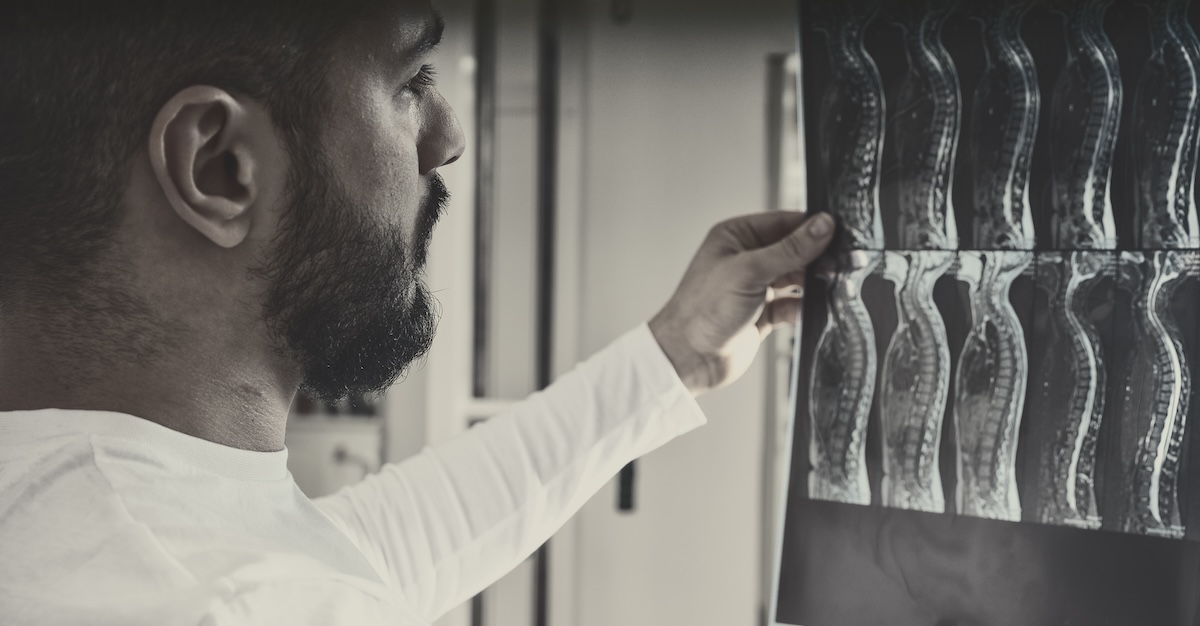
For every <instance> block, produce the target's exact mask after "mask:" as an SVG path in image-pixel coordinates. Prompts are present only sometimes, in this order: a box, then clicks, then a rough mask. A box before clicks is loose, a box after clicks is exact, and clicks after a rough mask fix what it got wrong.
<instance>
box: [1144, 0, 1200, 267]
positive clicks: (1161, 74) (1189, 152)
mask: <svg viewBox="0 0 1200 626" xmlns="http://www.w3.org/2000/svg"><path fill="white" fill-rule="evenodd" d="M1147 4H1148V5H1149V6H1150V9H1151V19H1150V24H1151V29H1150V31H1151V45H1152V48H1153V53H1152V55H1151V56H1150V58H1149V60H1147V62H1146V64H1145V66H1144V67H1143V68H1142V71H1141V74H1140V77H1139V79H1138V82H1137V92H1136V93H1135V95H1134V99H1133V119H1134V129H1133V131H1134V137H1137V138H1138V141H1136V142H1134V144H1133V146H1134V148H1133V152H1134V154H1133V163H1134V167H1135V168H1136V171H1135V172H1134V174H1133V176H1134V185H1135V187H1136V190H1137V191H1136V195H1135V197H1134V204H1135V207H1134V208H1135V219H1136V222H1137V224H1136V227H1137V231H1138V233H1137V234H1138V237H1139V238H1140V240H1141V241H1140V242H1139V243H1140V246H1141V247H1143V248H1166V249H1178V248H1196V247H1200V227H1198V226H1197V218H1196V200H1195V196H1194V195H1193V194H1192V185H1193V183H1194V182H1195V176H1196V149H1197V146H1198V145H1200V144H1198V142H1197V140H1196V139H1197V137H1196V132H1197V114H1198V113H1200V112H1198V111H1197V110H1196V104H1197V99H1198V96H1200V93H1198V91H1197V89H1198V87H1200V84H1198V82H1197V74H1196V73H1197V70H1198V69H1200V68H1198V67H1197V65H1198V64H1200V44H1198V43H1197V41H1196V34H1195V33H1194V32H1193V31H1192V29H1191V27H1190V26H1189V25H1188V23H1187V20H1186V13H1187V5H1188V3H1187V2H1186V1H1181V0H1151V1H1150V2H1148V3H1147Z"/></svg>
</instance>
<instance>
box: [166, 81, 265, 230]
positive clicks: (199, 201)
mask: <svg viewBox="0 0 1200 626" xmlns="http://www.w3.org/2000/svg"><path fill="white" fill-rule="evenodd" d="M278 152H279V150H278V147H277V146H275V145H274V135H273V126H272V125H271V123H270V120H269V119H268V118H266V114H265V113H264V112H263V111H262V110H261V109H259V108H258V107H254V106H252V105H247V104H244V103H243V102H241V101H239V100H238V99H236V98H234V97H233V96H232V95H230V94H229V92H227V91H225V90H223V89H218V88H216V87H208V86H192V87H188V88H186V89H184V90H182V91H180V92H179V93H177V94H175V95H174V96H172V97H171V99H170V100H168V101H167V103H166V104H165V105H163V107H162V108H161V109H159V111H158V115H157V116H155V118H154V125H153V126H152V127H151V129H150V146H149V155H150V165H151V167H152V168H153V169H154V175H155V177H156V178H157V180H158V184H159V186H161V188H162V191H163V194H164V195H165V196H166V198H167V201H168V202H170V204H171V208H172V209H174V210H175V213H176V214H177V215H178V216H179V217H180V218H182V219H183V221H185V222H187V223H188V224H189V225H190V226H191V227H192V228H194V229H196V231H197V232H199V233H200V234H202V235H204V236H205V237H207V238H208V239H209V240H211V241H212V242H213V243H215V244H217V245H218V246H221V247H223V248H233V247H235V246H237V245H239V244H241V243H242V242H243V241H245V240H246V236H247V234H248V233H249V232H250V226H251V224H252V222H253V220H254V219H255V218H256V217H258V216H257V215H256V213H258V212H261V206H259V204H261V202H262V201H263V200H264V198H263V195H264V191H265V190H266V189H269V188H272V187H275V185H274V182H276V181H270V180H266V178H267V177H269V176H272V175H274V173H275V172H277V171H278V170H279V168H278V167H275V165H277V164H276V163H275V161H277V160H278V159H279V158H280V155H279V154H278ZM256 207H257V208H258V209H259V210H258V211H256V210H254V209H255V208H256Z"/></svg>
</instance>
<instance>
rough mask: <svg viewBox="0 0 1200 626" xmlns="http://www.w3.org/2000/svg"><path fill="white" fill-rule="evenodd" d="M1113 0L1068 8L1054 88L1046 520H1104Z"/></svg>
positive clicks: (1042, 281)
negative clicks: (1099, 501) (1100, 479)
mask: <svg viewBox="0 0 1200 626" xmlns="http://www.w3.org/2000/svg"><path fill="white" fill-rule="evenodd" d="M1111 4H1112V1H1111V0H1075V1H1074V2H1071V3H1070V4H1069V5H1067V6H1068V8H1067V10H1066V11H1065V15H1064V19H1065V20H1066V24H1065V33H1066V41H1067V62H1066V65H1065V66H1064V67H1063V68H1062V73H1061V74H1060V75H1059V78H1058V81H1057V82H1056V83H1055V86H1054V93H1053V95H1052V97H1051V107H1050V110H1051V119H1050V154H1051V162H1050V167H1051V172H1050V173H1051V181H1052V193H1053V195H1052V214H1051V236H1052V242H1051V245H1052V246H1053V247H1054V248H1057V249H1060V250H1080V251H1077V252H1065V253H1045V254H1043V255H1040V256H1039V258H1038V264H1037V271H1036V276H1037V284H1038V286H1039V288H1041V289H1043V290H1044V291H1045V292H1046V295H1047V302H1048V312H1049V315H1048V319H1047V326H1048V330H1047V338H1048V342H1049V345H1048V346H1047V347H1046V352H1045V359H1044V361H1043V362H1042V364H1041V367H1040V368H1039V372H1040V373H1041V378H1040V380H1039V381H1038V383H1039V384H1037V387H1036V394H1037V400H1036V401H1035V402H1034V404H1033V406H1032V407H1031V410H1030V418H1031V419H1033V420H1035V421H1036V422H1038V423H1041V424H1046V425H1048V426H1051V428H1050V429H1049V431H1050V432H1052V433H1053V435H1051V436H1050V437H1049V438H1047V439H1046V440H1045V441H1043V442H1041V443H1042V445H1041V457H1042V458H1041V468H1042V469H1041V477H1040V484H1039V490H1040V491H1041V493H1040V494H1039V495H1040V498H1039V506H1038V511H1037V519H1038V520H1039V521H1041V522H1044V523H1048V524H1063V525H1069V526H1075V527H1079V528H1099V527H1100V523H1101V519H1100V514H1099V512H1098V510H1097V508H1096V492H1095V478H1096V443H1097V437H1098V435H1099V432H1100V424H1101V421H1102V419H1103V416H1104V392H1105V378H1106V372H1105V362H1104V355H1103V350H1102V347H1101V344H1100V337H1099V335H1098V333H1097V331H1096V327H1095V324H1094V323H1093V322H1092V320H1091V317H1090V307H1089V300H1090V298H1091V295H1092V292H1093V290H1094V289H1095V287H1096V285H1097V284H1098V283H1099V282H1100V279H1101V278H1102V277H1103V276H1104V275H1106V274H1107V272H1108V270H1110V269H1111V268H1110V267H1109V266H1110V265H1111V259H1112V258H1113V257H1112V255H1111V254H1109V253H1106V252H1085V250H1097V251H1099V250H1109V249H1113V248H1115V247H1116V244H1117V240H1116V237H1117V235H1116V226H1115V225H1114V221H1113V213H1112V199H1111V194H1110V193H1109V188H1110V185H1109V175H1110V173H1111V170H1112V159H1113V152H1114V150H1115V148H1116V142H1117V128H1118V122H1119V120H1120V114H1121V77H1120V73H1119V68H1118V66H1117V55H1116V50H1114V49H1113V46H1112V42H1111V41H1109V39H1108V37H1107V36H1106V35H1105V34H1104V28H1103V24H1104V14H1105V11H1106V10H1107V9H1108V6H1109V5H1111Z"/></svg>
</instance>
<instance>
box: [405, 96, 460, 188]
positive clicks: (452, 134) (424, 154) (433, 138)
mask: <svg viewBox="0 0 1200 626" xmlns="http://www.w3.org/2000/svg"><path fill="white" fill-rule="evenodd" d="M466 148H467V140H466V137H464V136H463V130H462V126H461V125H459V123H458V116H457V115H455V114H454V110H453V109H451V108H450V104H449V103H447V102H446V100H445V99H444V98H442V96H441V95H440V94H439V95H438V96H437V102H436V103H434V105H433V107H432V111H431V112H430V116H429V118H428V119H427V120H426V125H425V132H423V133H422V137H421V143H420V145H419V146H418V147H417V151H418V154H417V156H418V159H419V166H420V168H421V175H422V176H424V175H426V174H429V173H430V172H432V171H433V170H435V169H437V168H439V167H441V166H443V165H449V164H451V163H453V162H455V161H457V160H458V157H460V156H462V154H463V151H464V150H466Z"/></svg>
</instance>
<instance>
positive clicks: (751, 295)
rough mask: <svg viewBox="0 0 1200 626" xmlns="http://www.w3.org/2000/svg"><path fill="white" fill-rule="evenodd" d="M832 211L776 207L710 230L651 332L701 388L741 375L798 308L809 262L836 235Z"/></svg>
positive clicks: (694, 387)
mask: <svg viewBox="0 0 1200 626" xmlns="http://www.w3.org/2000/svg"><path fill="white" fill-rule="evenodd" d="M833 230H834V222H833V219H832V218H831V217H830V216H829V215H828V214H824V213H822V214H818V215H816V216H813V218H812V219H805V216H804V214H803V213H797V212H794V211H771V212H766V213H757V214H753V215H744V216H741V217H735V218H733V219H729V220H725V221H724V222H721V223H719V224H717V225H716V226H714V227H713V228H712V230H710V231H709V233H708V236H707V237H706V238H705V240H704V243H702V244H701V245H700V249H699V250H698V251H697V252H696V256H695V257H693V258H692V263H691V265H689V266H688V269H687V272H685V273H684V275H683V280H682V281H681V282H680V283H679V287H678V288H677V289H676V290H675V293H674V295H672V296H671V299H670V300H669V301H668V302H667V304H666V306H664V307H663V309H662V310H661V311H659V312H658V314H656V315H655V316H654V318H653V319H651V320H650V331H651V332H652V333H653V334H654V338H655V339H656V340H658V344H659V346H661V347H662V349H663V352H664V353H666V355H667V358H668V359H670V360H671V364H672V365H674V366H675V371H676V372H677V373H678V374H679V378H680V380H682V381H683V383H684V385H686V386H687V388H688V389H689V390H691V392H692V394H693V395H699V394H701V393H703V392H705V391H708V390H709V389H715V388H717V387H721V386H723V385H726V384H729V383H731V382H733V381H734V380H737V378H738V377H739V376H741V375H742V374H743V373H745V371H746V369H747V368H749V367H750V363H752V362H753V361H754V355H755V354H757V353H758V346H759V344H760V343H762V340H763V339H764V338H765V337H766V336H767V335H768V334H770V332H771V330H772V329H773V328H775V327H776V326H782V325H785V324H794V323H795V322H796V318H797V316H798V315H799V314H800V306H801V298H802V296H803V287H804V268H805V266H807V265H808V264H809V263H810V262H811V261H813V260H814V259H816V258H817V256H818V255H820V254H821V252H822V251H824V250H825V247H826V246H828V245H829V241H830V239H831V237H832V236H833Z"/></svg>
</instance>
